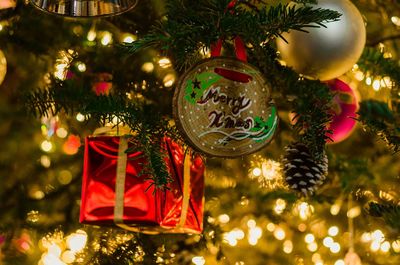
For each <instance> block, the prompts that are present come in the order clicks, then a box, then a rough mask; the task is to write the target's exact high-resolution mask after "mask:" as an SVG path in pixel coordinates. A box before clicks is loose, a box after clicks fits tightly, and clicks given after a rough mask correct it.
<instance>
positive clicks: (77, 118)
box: [76, 113, 85, 122]
mask: <svg viewBox="0 0 400 265" xmlns="http://www.w3.org/2000/svg"><path fill="white" fill-rule="evenodd" d="M76 120H77V121H79V122H84V121H85V116H83V115H82V113H78V114H77V115H76Z"/></svg>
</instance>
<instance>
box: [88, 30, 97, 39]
mask: <svg viewBox="0 0 400 265" xmlns="http://www.w3.org/2000/svg"><path fill="white" fill-rule="evenodd" d="M96 37H97V33H96V31H95V30H90V31H89V32H88V34H87V37H86V38H87V39H88V41H94V40H95V39H96Z"/></svg>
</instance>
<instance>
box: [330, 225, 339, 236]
mask: <svg viewBox="0 0 400 265" xmlns="http://www.w3.org/2000/svg"><path fill="white" fill-rule="evenodd" d="M338 234H339V228H338V227H337V226H331V227H329V229H328V235H330V236H337V235H338Z"/></svg>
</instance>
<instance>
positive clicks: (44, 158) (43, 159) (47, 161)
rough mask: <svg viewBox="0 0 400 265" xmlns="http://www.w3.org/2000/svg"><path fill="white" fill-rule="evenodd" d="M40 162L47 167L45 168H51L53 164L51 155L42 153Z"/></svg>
mask: <svg viewBox="0 0 400 265" xmlns="http://www.w3.org/2000/svg"><path fill="white" fill-rule="evenodd" d="M40 164H42V166H43V167H45V168H49V167H50V165H51V160H50V157H48V156H46V155H42V156H41V157H40Z"/></svg>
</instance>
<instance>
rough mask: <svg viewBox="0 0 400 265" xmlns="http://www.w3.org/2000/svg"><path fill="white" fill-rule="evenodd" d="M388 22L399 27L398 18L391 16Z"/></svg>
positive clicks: (399, 19) (399, 20)
mask: <svg viewBox="0 0 400 265" xmlns="http://www.w3.org/2000/svg"><path fill="white" fill-rule="evenodd" d="M390 20H391V21H392V23H393V24H395V25H396V26H398V27H400V18H399V17H398V16H393V17H391V18H390Z"/></svg>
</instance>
